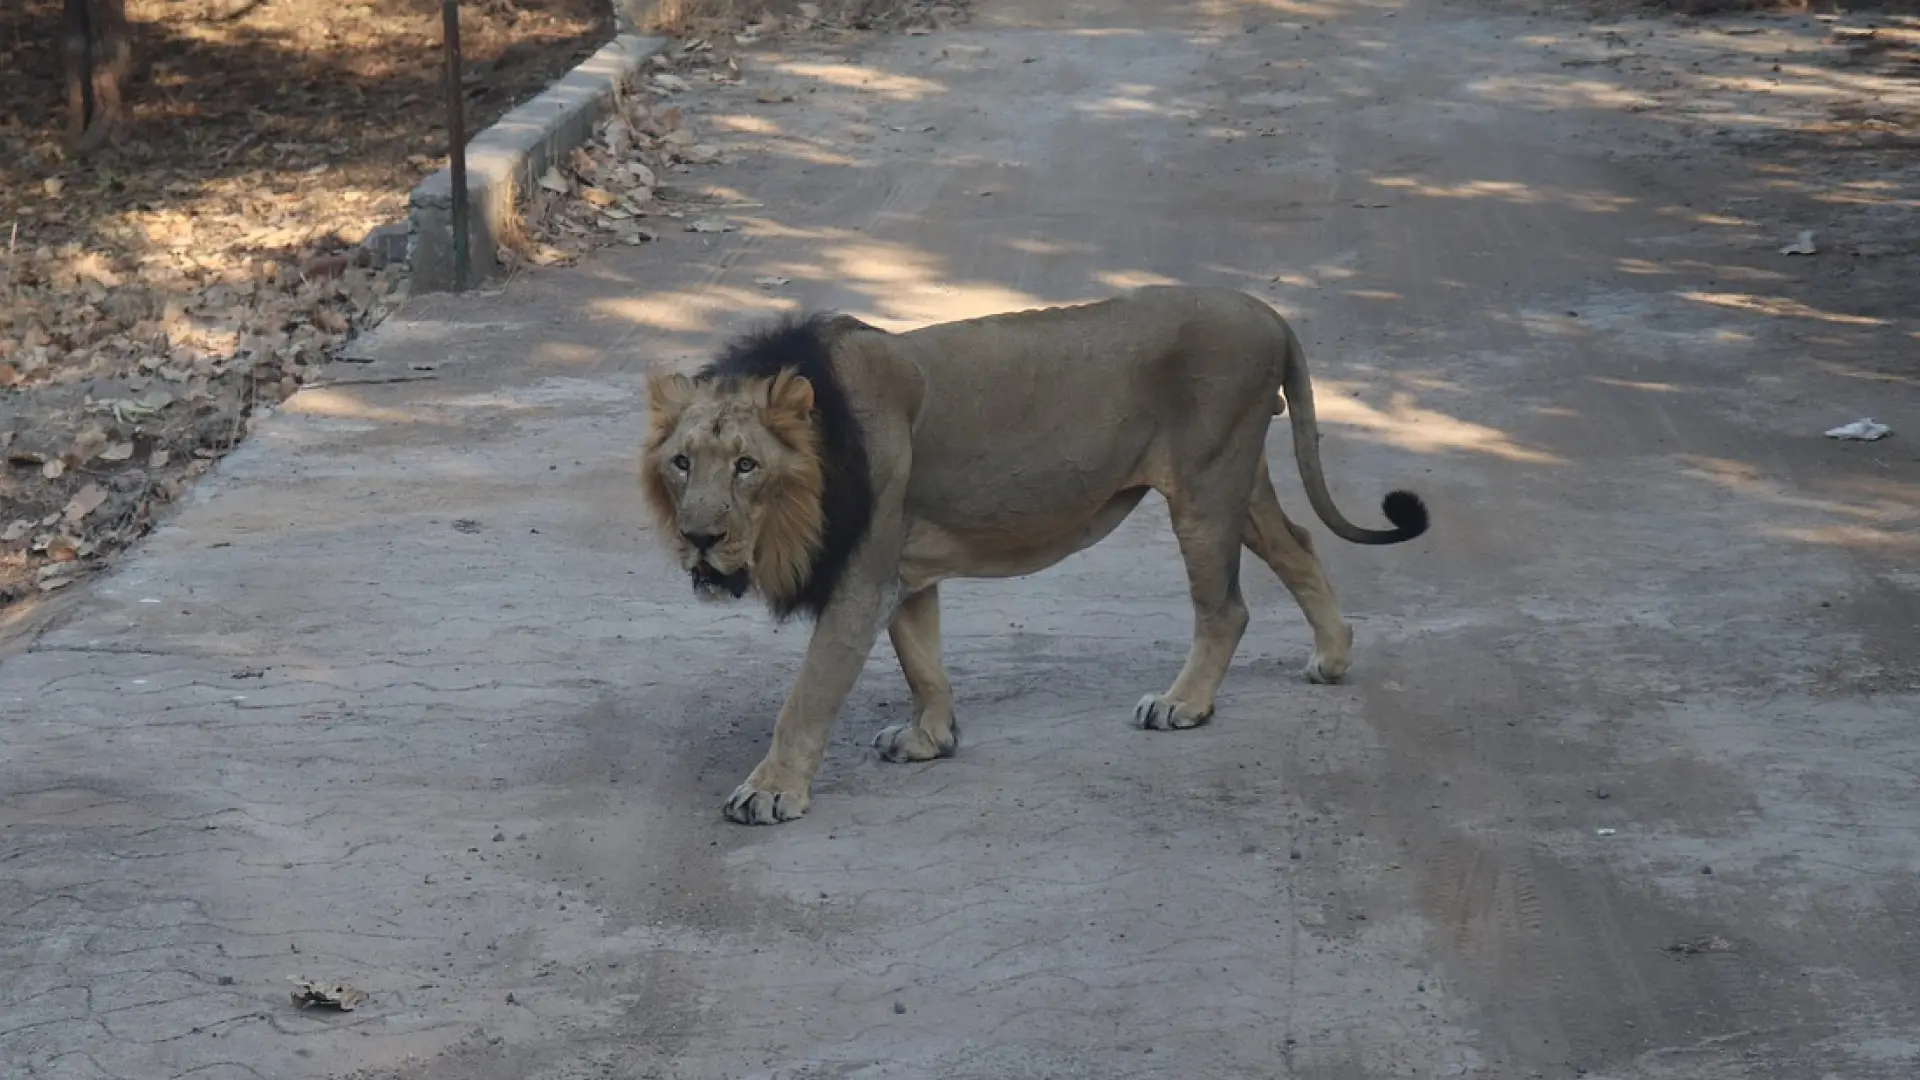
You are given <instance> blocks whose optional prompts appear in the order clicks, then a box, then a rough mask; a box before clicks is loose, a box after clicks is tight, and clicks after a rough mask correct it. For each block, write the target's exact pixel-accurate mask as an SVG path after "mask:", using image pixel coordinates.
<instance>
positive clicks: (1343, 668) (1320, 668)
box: [1305, 652, 1353, 683]
mask: <svg viewBox="0 0 1920 1080" xmlns="http://www.w3.org/2000/svg"><path fill="white" fill-rule="evenodd" d="M1352 666H1353V660H1352V658H1351V657H1346V656H1328V655H1327V654H1325V653H1319V652H1316V653H1314V654H1313V657H1312V658H1311V659H1309V660H1308V661H1307V666H1306V672H1305V673H1306V676H1307V681H1308V682H1311V683H1337V682H1339V681H1340V680H1341V679H1342V678H1344V677H1346V674H1347V669H1348V668H1350V667H1352Z"/></svg>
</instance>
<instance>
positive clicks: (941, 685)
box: [873, 585, 960, 761]
mask: <svg viewBox="0 0 1920 1080" xmlns="http://www.w3.org/2000/svg"><path fill="white" fill-rule="evenodd" d="M887 633H888V635H889V636H890V637H891V638H892V639H893V651H894V654H895V655H897V656H898V657H899V658H900V670H901V672H902V673H903V674H905V675H906V677H907V686H908V688H909V689H911V690H912V691H913V720H912V722H910V723H906V724H894V725H892V726H890V727H886V728H882V729H881V731H880V733H879V734H877V735H875V736H874V737H873V745H874V746H875V747H876V748H877V749H879V751H880V756H881V757H883V758H885V759H886V760H888V761H929V760H932V759H933V758H942V757H951V756H953V752H954V751H955V750H956V749H958V748H959V746H960V725H959V723H958V722H956V721H955V720H954V718H953V687H952V685H951V684H950V683H948V681H947V671H946V668H945V667H944V666H942V665H941V663H940V587H939V586H938V585H929V586H927V587H926V588H924V589H922V590H920V591H919V592H917V593H914V594H913V595H911V596H909V597H907V599H906V602H905V603H903V604H901V605H900V611H899V613H898V614H896V615H895V616H894V617H893V622H892V624H891V625H889V626H888V627H887Z"/></svg>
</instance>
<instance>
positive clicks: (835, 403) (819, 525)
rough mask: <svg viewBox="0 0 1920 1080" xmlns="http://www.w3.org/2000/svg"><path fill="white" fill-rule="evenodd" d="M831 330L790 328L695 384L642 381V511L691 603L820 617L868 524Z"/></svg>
mask: <svg viewBox="0 0 1920 1080" xmlns="http://www.w3.org/2000/svg"><path fill="white" fill-rule="evenodd" d="M830 325H831V324H830V323H829V322H828V321H826V320H822V319H810V320H804V321H798V322H790V323H785V324H781V325H779V326H776V327H774V328H772V329H770V330H765V331H762V332H760V333H757V334H754V335H751V336H749V337H747V338H745V339H742V340H741V341H740V342H737V343H735V344H734V345H733V346H731V347H730V348H729V349H728V350H727V351H726V352H725V353H724V354H723V355H722V357H721V358H720V359H719V360H717V361H715V362H714V363H713V364H712V365H710V366H708V367H707V368H706V369H704V370H702V371H701V372H700V373H699V374H698V375H695V376H691V377H689V376H687V375H683V374H679V373H662V372H655V373H653V374H651V375H649V377H648V379H647V404H648V412H649V414H650V417H649V420H650V424H649V430H648V434H647V440H646V443H645V447H644V450H643V452H642V454H641V466H640V473H641V483H642V488H643V490H644V492H645V494H646V499H647V504H648V506H649V508H650V509H651V510H652V512H653V515H654V518H655V520H656V522H657V523H658V524H659V527H660V530H661V532H662V534H663V536H664V538H665V540H666V542H667V543H668V545H669V546H670V547H671V548H672V549H673V551H674V553H675V554H676V555H677V556H678V557H679V560H680V566H681V568H682V569H684V570H686V572H687V573H688V575H689V576H690V577H691V578H692V579H693V587H694V591H695V592H696V593H697V594H699V595H700V596H702V597H703V598H707V599H726V598H728V597H731V598H734V599H738V598H740V597H742V596H744V595H746V593H747V591H748V590H749V589H752V590H753V591H755V592H757V593H759V594H760V595H761V596H762V597H764V598H765V599H766V600H767V602H768V603H769V604H770V605H771V606H772V608H773V610H774V612H775V613H776V614H778V615H781V616H783V617H784V616H786V615H788V614H791V613H792V612H794V611H796V610H802V609H804V610H807V611H810V612H812V613H814V614H818V613H819V611H820V609H821V608H822V607H824V606H825V604H826V600H827V598H828V597H829V596H830V595H831V593H832V590H833V587H834V585H835V584H837V582H838V578H839V575H840V571H841V570H842V569H843V568H844V566H845V564H846V561H847V559H848V557H849V556H850V554H851V552H852V550H853V549H854V548H855V547H857V546H858V544H859V542H860V540H861V539H862V537H863V536H864V534H865V531H866V527H867V523H868V518H869V517H870V516H871V514H872V499H871V494H870V491H871V487H870V481H869V479H868V476H867V469H866V465H867V462H866V454H865V447H864V443H863V440H862V438H861V433H860V428H859V424H858V422H857V421H856V420H855V418H854V416H853V412H852V409H851V407H850V406H849V404H848V402H847V399H846V396H845V393H844V391H843V390H842V388H841V387H840V385H839V381H838V379H837V378H836V376H835V373H834V371H833V368H832V366H831V363H830V362H829V345H830V342H829V340H828V338H827V337H826V336H825V335H826V334H827V332H828V329H829V327H830Z"/></svg>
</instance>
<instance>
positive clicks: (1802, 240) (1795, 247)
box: [1780, 229, 1820, 255]
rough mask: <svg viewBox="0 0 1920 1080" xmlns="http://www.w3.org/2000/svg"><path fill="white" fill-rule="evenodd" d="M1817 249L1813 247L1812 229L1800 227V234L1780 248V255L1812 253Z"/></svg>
mask: <svg viewBox="0 0 1920 1080" xmlns="http://www.w3.org/2000/svg"><path fill="white" fill-rule="evenodd" d="M1819 250H1820V249H1819V248H1817V247H1815V246H1814V243H1813V230H1812V229H1802V230H1800V235H1798V236H1796V237H1794V238H1793V243H1791V244H1788V245H1786V246H1784V247H1782V248H1781V249H1780V254H1782V255H1813V254H1817V253H1818V252H1819Z"/></svg>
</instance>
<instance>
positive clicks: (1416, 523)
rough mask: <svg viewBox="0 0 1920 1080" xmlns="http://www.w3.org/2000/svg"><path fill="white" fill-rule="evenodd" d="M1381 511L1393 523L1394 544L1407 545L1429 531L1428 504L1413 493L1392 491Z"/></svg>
mask: <svg viewBox="0 0 1920 1080" xmlns="http://www.w3.org/2000/svg"><path fill="white" fill-rule="evenodd" d="M1380 510H1381V512H1382V513H1384V514H1386V515H1387V520H1388V521H1390V522H1392V523H1393V531H1394V533H1395V536H1394V538H1393V542H1394V543H1405V542H1406V541H1408V540H1411V539H1413V538H1414V537H1416V536H1419V535H1420V534H1421V533H1423V532H1426V531H1427V504H1426V503H1424V502H1421V501H1420V496H1418V495H1415V494H1414V493H1413V492H1411V491H1390V492H1388V493H1387V497H1386V498H1385V499H1382V500H1381V501H1380Z"/></svg>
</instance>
